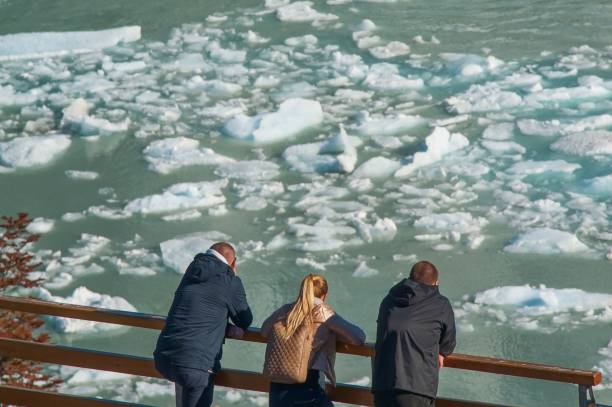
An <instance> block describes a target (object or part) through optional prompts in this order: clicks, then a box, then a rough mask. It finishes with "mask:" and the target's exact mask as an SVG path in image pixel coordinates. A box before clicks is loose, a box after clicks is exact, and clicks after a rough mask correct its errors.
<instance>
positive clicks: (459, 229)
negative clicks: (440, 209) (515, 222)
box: [414, 212, 489, 234]
mask: <svg viewBox="0 0 612 407" xmlns="http://www.w3.org/2000/svg"><path fill="white" fill-rule="evenodd" d="M488 223H489V222H488V221H487V220H486V219H485V218H482V217H473V216H472V214H471V213H468V212H451V213H432V214H430V215H426V216H423V217H421V218H419V219H417V220H416V222H414V226H415V227H419V228H424V229H427V230H429V231H434V232H451V233H452V232H454V233H459V234H472V233H479V232H480V229H482V228H483V227H484V226H486V225H487V224H488Z"/></svg>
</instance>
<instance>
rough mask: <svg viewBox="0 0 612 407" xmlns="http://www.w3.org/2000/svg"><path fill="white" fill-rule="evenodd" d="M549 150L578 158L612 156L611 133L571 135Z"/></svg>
mask: <svg viewBox="0 0 612 407" xmlns="http://www.w3.org/2000/svg"><path fill="white" fill-rule="evenodd" d="M550 148H551V149H553V150H555V151H561V152H564V153H566V154H572V155H580V156H593V155H612V132H609V131H588V132H583V133H576V134H572V135H569V136H566V137H563V138H561V139H559V140H558V141H556V142H555V143H553V144H552V145H551V146H550Z"/></svg>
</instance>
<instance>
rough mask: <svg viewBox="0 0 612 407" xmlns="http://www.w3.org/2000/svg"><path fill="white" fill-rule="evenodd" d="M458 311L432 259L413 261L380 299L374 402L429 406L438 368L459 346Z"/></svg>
mask: <svg viewBox="0 0 612 407" xmlns="http://www.w3.org/2000/svg"><path fill="white" fill-rule="evenodd" d="M455 344H456V342H455V317H454V314H453V308H452V306H451V303H450V301H449V300H448V299H447V298H446V297H444V296H443V295H441V294H440V291H438V270H437V269H436V267H435V266H434V265H433V264H431V263H430V262H428V261H420V262H418V263H416V264H415V265H414V267H412V270H411V271H410V278H409V279H404V280H402V281H400V282H399V283H397V284H396V285H395V286H394V287H393V288H391V290H390V291H389V294H388V295H387V296H386V297H385V299H384V300H383V301H382V303H381V304H380V310H379V313H378V329H377V332H376V354H375V356H374V364H373V368H374V371H373V378H372V390H373V392H374V405H375V406H376V407H431V406H434V405H435V398H436V393H437V391H438V370H439V369H440V368H441V367H442V366H443V365H444V358H446V357H447V356H448V355H450V354H451V353H452V352H453V350H454V349H455Z"/></svg>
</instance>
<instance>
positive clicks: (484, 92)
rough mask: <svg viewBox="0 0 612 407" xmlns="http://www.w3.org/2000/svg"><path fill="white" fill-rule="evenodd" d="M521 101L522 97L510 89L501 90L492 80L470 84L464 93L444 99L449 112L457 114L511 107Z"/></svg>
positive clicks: (493, 110)
mask: <svg viewBox="0 0 612 407" xmlns="http://www.w3.org/2000/svg"><path fill="white" fill-rule="evenodd" d="M522 102H523V98H522V97H521V96H519V95H518V94H516V93H514V92H511V91H507V90H502V89H501V88H500V86H499V85H498V84H497V83H494V82H491V83H487V84H485V85H472V86H470V88H469V89H468V90H467V91H465V92H464V93H462V94H459V95H455V96H451V97H449V98H448V99H446V104H447V108H448V110H449V112H451V113H458V114H464V113H475V112H495V111H499V110H506V109H513V108H515V107H517V106H519V105H520V104H521V103H522Z"/></svg>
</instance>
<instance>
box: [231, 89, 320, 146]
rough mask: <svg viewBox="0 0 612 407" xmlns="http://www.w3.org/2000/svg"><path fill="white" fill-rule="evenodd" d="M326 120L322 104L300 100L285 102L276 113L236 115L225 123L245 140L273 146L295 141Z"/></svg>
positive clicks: (233, 134) (236, 136)
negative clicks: (251, 115)
mask: <svg viewBox="0 0 612 407" xmlns="http://www.w3.org/2000/svg"><path fill="white" fill-rule="evenodd" d="M322 121H323V110H322V109H321V105H320V104H319V102H317V101H314V100H308V99H300V98H296V99H287V100H285V101H284V102H282V103H281V104H280V106H279V108H278V110H277V111H276V112H273V113H263V114H260V115H257V116H253V117H249V116H246V115H238V116H235V117H234V118H232V119H230V120H228V121H227V122H226V123H225V125H224V127H223V130H224V132H225V133H226V134H227V135H229V136H231V137H235V138H239V139H242V140H249V141H254V142H257V143H272V142H276V141H281V140H284V139H290V138H293V137H295V136H297V135H298V134H300V133H301V132H303V131H305V130H307V129H309V128H312V127H316V126H318V125H319V124H320V123H321V122H322Z"/></svg>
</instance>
